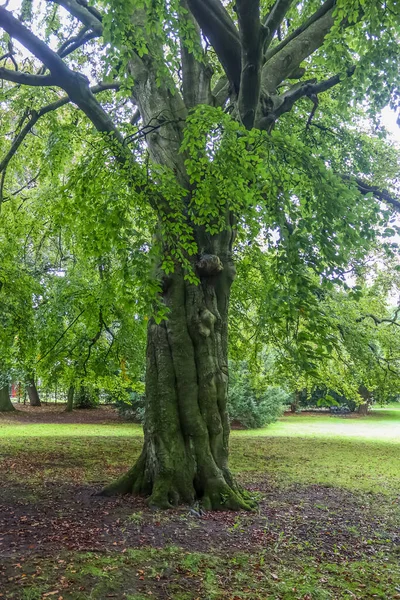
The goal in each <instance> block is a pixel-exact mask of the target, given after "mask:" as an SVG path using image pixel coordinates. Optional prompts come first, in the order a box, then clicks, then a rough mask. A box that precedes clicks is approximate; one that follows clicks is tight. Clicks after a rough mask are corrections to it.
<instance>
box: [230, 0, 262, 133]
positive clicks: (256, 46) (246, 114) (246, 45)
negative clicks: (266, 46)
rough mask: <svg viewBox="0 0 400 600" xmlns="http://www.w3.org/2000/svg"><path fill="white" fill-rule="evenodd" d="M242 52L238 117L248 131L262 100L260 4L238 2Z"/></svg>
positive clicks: (246, 0) (243, 0)
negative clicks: (260, 97) (260, 99)
mask: <svg viewBox="0 0 400 600" xmlns="http://www.w3.org/2000/svg"><path fill="white" fill-rule="evenodd" d="M236 10H237V15H238V20H239V33H240V42H241V48H242V52H241V55H242V58H241V61H242V71H241V75H240V89H239V114H240V118H241V121H242V123H243V125H244V126H245V127H246V129H251V128H252V127H253V125H254V119H255V114H256V108H257V105H258V100H259V96H260V85H261V58H262V41H263V40H262V37H263V33H262V29H261V22H260V2H259V0H251V1H250V2H249V0H236Z"/></svg>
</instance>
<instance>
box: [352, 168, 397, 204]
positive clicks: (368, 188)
mask: <svg viewBox="0 0 400 600" xmlns="http://www.w3.org/2000/svg"><path fill="white" fill-rule="evenodd" d="M341 177H342V179H345V180H346V181H351V182H353V183H355V185H356V187H357V188H358V191H359V192H361V194H363V195H364V196H365V195H367V194H372V195H373V196H374V197H375V198H377V199H378V200H380V201H381V202H385V204H390V206H393V208H394V209H395V210H396V211H399V212H400V198H399V197H398V196H393V195H392V194H390V193H389V192H388V191H387V190H382V189H380V188H379V187H377V186H375V185H370V184H369V183H366V182H365V181H363V180H362V179H359V178H358V177H351V176H350V175H341Z"/></svg>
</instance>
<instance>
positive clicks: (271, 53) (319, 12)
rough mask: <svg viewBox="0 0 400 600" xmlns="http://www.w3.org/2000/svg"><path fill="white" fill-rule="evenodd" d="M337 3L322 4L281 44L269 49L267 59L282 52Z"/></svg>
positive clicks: (334, 1)
mask: <svg viewBox="0 0 400 600" xmlns="http://www.w3.org/2000/svg"><path fill="white" fill-rule="evenodd" d="M283 1H284V0H282V3H283ZM335 3H336V0H327V1H326V2H325V3H324V4H323V5H322V6H321V8H319V9H318V10H317V11H316V12H315V13H314V14H313V15H311V17H309V18H308V19H307V20H306V21H305V22H304V23H303V24H302V25H300V27H298V28H297V29H295V30H294V31H293V33H291V34H290V35H288V36H287V37H286V38H285V39H284V40H283V41H282V42H281V43H280V44H278V45H277V46H275V47H274V48H271V50H269V51H268V52H267V53H266V55H265V61H266V62H267V61H268V60H269V59H270V58H272V57H273V56H275V54H277V53H278V52H280V51H281V50H282V49H283V48H284V47H285V46H287V44H288V43H289V42H291V41H292V40H294V39H295V38H296V37H297V36H299V35H300V34H301V33H303V31H305V30H306V29H307V28H308V27H310V25H312V24H313V23H315V21H318V19H320V18H321V17H323V16H324V15H325V14H326V13H327V12H328V11H329V10H331V9H332V8H333V7H334V6H335Z"/></svg>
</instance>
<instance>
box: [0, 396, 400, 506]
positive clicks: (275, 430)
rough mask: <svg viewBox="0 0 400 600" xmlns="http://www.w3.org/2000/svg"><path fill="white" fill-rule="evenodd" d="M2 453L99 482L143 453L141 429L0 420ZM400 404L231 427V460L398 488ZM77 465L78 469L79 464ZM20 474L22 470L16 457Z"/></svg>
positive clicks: (315, 478)
mask: <svg viewBox="0 0 400 600" xmlns="http://www.w3.org/2000/svg"><path fill="white" fill-rule="evenodd" d="M0 439H1V447H2V453H3V455H4V454H5V455H6V456H7V457H9V459H10V460H12V461H14V458H15V457H17V456H19V457H20V461H21V463H22V468H23V463H24V457H26V460H29V461H30V462H32V451H33V449H35V454H36V455H37V456H38V460H37V462H36V464H35V468H33V469H31V472H30V475H29V477H31V478H33V479H35V478H39V479H40V480H43V479H45V480H46V479H53V480H58V479H60V478H61V479H64V478H65V474H66V471H68V469H70V470H71V474H72V472H73V471H75V472H76V477H78V479H79V480H80V481H87V482H97V481H101V480H103V479H104V477H107V476H110V477H111V476H112V475H113V473H115V475H118V474H119V473H120V472H123V471H124V470H126V469H127V468H128V467H129V466H130V465H131V464H132V462H133V460H134V459H135V458H136V457H137V455H138V454H139V452H140V448H141V444H142V429H141V427H140V426H138V425H135V424H127V423H115V424H104V425H97V424H96V425H89V424H65V425H64V424H56V425H55V424H37V423H34V424H25V423H18V422H12V421H11V420H8V421H6V422H3V423H2V422H0ZM399 443H400V407H398V408H397V407H390V408H389V409H375V410H374V412H373V414H371V415H370V416H368V417H365V418H349V417H346V418H343V417H333V416H325V415H324V416H321V415H315V416H314V415H313V416H303V415H301V414H300V415H294V416H288V417H283V418H282V419H281V420H280V421H278V422H277V423H274V424H272V425H270V426H269V427H267V428H264V429H255V430H243V431H233V432H232V437H231V468H232V470H233V471H234V472H235V473H244V474H245V473H251V474H252V475H254V474H256V473H260V474H261V475H262V476H265V475H268V476H269V477H270V478H272V479H273V480H274V481H275V482H281V483H284V484H291V483H308V484H320V485H328V486H335V487H343V488H345V489H350V490H354V491H357V490H362V491H364V492H373V493H384V494H396V492H397V493H398V491H399V490H400V449H399ZM77 466H78V469H76V467H77ZM15 476H16V477H19V472H18V465H16V468H15Z"/></svg>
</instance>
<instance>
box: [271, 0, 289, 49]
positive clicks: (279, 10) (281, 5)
mask: <svg viewBox="0 0 400 600" xmlns="http://www.w3.org/2000/svg"><path fill="white" fill-rule="evenodd" d="M292 3H293V0H276V2H275V4H274V6H273V7H272V10H271V12H270V13H269V15H268V17H267V18H266V19H265V20H264V27H265V28H266V30H267V32H266V37H265V41H264V52H265V51H266V50H267V49H268V47H269V45H270V44H271V42H272V40H273V39H274V35H275V34H276V32H277V31H278V29H279V27H280V25H281V23H282V21H283V19H284V17H285V15H286V13H287V12H288V10H289V8H290V6H291V5H292Z"/></svg>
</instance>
